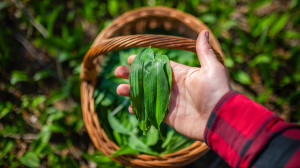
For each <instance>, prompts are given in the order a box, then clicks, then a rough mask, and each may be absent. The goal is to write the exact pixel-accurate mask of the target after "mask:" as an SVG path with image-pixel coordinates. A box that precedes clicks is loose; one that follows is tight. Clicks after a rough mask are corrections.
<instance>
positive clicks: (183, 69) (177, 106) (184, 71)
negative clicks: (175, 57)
mask: <svg viewBox="0 0 300 168" xmlns="http://www.w3.org/2000/svg"><path fill="white" fill-rule="evenodd" d="M208 39H209V35H208V31H207V30H204V31H202V32H201V33H200V35H199V37H198V39H197V44H196V49H197V55H198V58H199V61H200V63H201V68H199V67H189V66H186V65H182V64H179V63H176V62H173V61H170V65H171V67H172V71H173V75H174V76H173V83H172V88H171V96H170V101H169V113H168V114H167V115H166V117H165V119H164V121H165V122H166V123H167V124H168V125H170V126H171V127H173V128H174V129H175V130H176V131H178V132H179V133H181V134H183V135H185V136H187V137H190V138H193V139H196V140H203V134H204V130H205V127H206V123H207V120H208V118H209V116H210V114H211V112H212V110H213V108H214V107H215V105H216V104H217V102H218V101H219V100H220V98H221V97H222V96H223V95H224V94H226V93H227V92H228V91H230V89H231V88H230V84H229V82H228V78H227V73H226V69H225V67H224V66H223V65H222V64H221V63H220V62H219V61H218V60H217V58H216V55H215V54H214V52H213V49H212V48H211V46H210V44H209V40H208ZM183 57H184V55H183ZM134 58H135V56H131V57H129V58H128V62H129V63H130V64H131V63H132V61H133V60H134ZM129 70H130V68H129V67H125V66H120V67H118V68H117V69H116V70H115V75H116V76H117V77H121V78H127V79H128V76H129ZM117 93H118V94H119V95H120V96H129V95H130V94H131V92H130V89H129V85H125V84H121V85H120V86H119V87H118V88H117ZM129 111H130V112H131V113H132V112H133V110H132V108H131V107H129Z"/></svg>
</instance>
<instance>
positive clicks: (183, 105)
mask: <svg viewBox="0 0 300 168" xmlns="http://www.w3.org/2000/svg"><path fill="white" fill-rule="evenodd" d="M171 66H172V70H173V76H174V78H173V80H174V82H173V86H172V90H171V96H170V102H169V113H168V114H167V116H166V118H165V122H166V123H167V124H168V125H170V126H171V127H173V128H174V129H175V130H177V131H178V132H179V133H181V134H183V135H185V136H187V137H190V138H192V139H197V140H199V139H202V137H201V135H202V132H204V129H205V127H203V126H205V125H206V122H207V120H208V118H209V114H210V113H209V112H206V111H205V110H204V108H203V107H201V104H202V103H201V102H203V101H205V100H201V99H203V97H204V96H205V94H206V93H205V91H203V89H204V88H205V81H203V79H204V78H205V79H207V75H206V74H205V73H204V71H203V69H201V68H195V67H188V66H185V65H182V64H178V63H175V62H171ZM202 88H203V89H202ZM199 137H200V138H199Z"/></svg>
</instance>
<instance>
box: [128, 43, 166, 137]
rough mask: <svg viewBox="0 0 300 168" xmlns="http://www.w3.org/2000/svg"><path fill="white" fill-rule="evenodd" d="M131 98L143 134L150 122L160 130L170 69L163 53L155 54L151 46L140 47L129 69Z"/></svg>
mask: <svg viewBox="0 0 300 168" xmlns="http://www.w3.org/2000/svg"><path fill="white" fill-rule="evenodd" d="M129 84H130V99H131V105H132V109H133V112H134V114H135V115H136V117H137V119H138V121H139V126H140V128H141V130H142V131H143V134H146V132H147V131H148V129H149V128H150V126H151V125H153V126H154V127H155V128H156V129H158V132H159V133H160V124H161V122H162V121H163V119H164V117H165V114H166V113H167V112H168V106H169V100H170V92H171V87H172V70H171V66H170V62H169V58H168V57H167V56H166V55H155V56H154V53H153V51H152V49H151V47H148V48H145V49H143V50H141V51H140V52H139V53H138V54H137V55H136V57H135V59H134V61H133V62H132V65H131V67H130V72H129Z"/></svg>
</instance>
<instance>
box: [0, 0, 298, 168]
mask: <svg viewBox="0 0 300 168" xmlns="http://www.w3.org/2000/svg"><path fill="white" fill-rule="evenodd" d="M158 5H161V6H168V7H173V8H177V9H179V10H182V11H185V12H187V13H190V14H192V15H194V16H196V17H197V18H199V19H200V20H201V21H203V22H204V23H205V24H207V25H208V27H210V28H211V30H212V31H213V33H214V35H215V36H216V37H217V38H218V39H219V42H220V44H221V46H222V49H223V51H224V53H225V55H226V61H225V64H226V66H227V68H228V71H229V75H230V78H231V83H232V86H233V88H234V89H236V90H238V91H239V92H242V93H243V94H246V95H247V96H248V97H250V98H251V99H253V100H255V101H257V102H259V103H261V104H262V105H264V106H266V107H267V108H269V109H271V110H273V111H274V112H276V113H277V114H279V115H280V116H282V117H283V118H284V119H285V120H287V121H291V122H297V123H300V54H299V53H300V45H299V44H300V10H299V9H300V7H299V6H300V5H299V1H298V0H279V1H270V0H255V1H250V2H248V1H246V0H243V1H237V0H228V1H217V0H160V1H159V0H145V1H139V0H102V1H94V0H84V1H83V0H79V1H77V0H58V1H51V0H42V1H40V0H22V1H21V0H2V1H0V74H1V75H0V149H1V151H0V166H1V167H20V166H21V167H22V166H28V167H71V166H72V167H95V166H96V165H98V167H120V165H118V164H116V163H115V162H112V161H111V160H110V159H109V158H108V157H105V156H103V155H102V154H101V153H100V152H98V151H97V150H96V149H95V148H94V146H93V144H92V143H91V141H90V139H89V137H88V134H87V132H86V130H85V127H84V123H83V120H82V115H81V106H80V89H79V86H80V80H79V73H80V63H81V61H82V59H83V56H84V54H85V52H86V51H87V50H88V49H89V47H90V45H91V43H92V41H93V39H94V38H95V37H96V35H97V34H98V33H99V32H100V31H101V30H102V29H103V28H104V27H105V26H107V25H108V24H109V23H110V22H111V21H112V20H113V19H114V18H116V17H117V16H119V15H121V14H123V13H124V12H126V11H129V10H132V9H136V8H139V7H142V6H158ZM189 58H190V59H186V60H181V62H183V63H186V64H187V65H193V64H195V63H197V59H196V58H194V57H189ZM108 99H109V98H108Z"/></svg>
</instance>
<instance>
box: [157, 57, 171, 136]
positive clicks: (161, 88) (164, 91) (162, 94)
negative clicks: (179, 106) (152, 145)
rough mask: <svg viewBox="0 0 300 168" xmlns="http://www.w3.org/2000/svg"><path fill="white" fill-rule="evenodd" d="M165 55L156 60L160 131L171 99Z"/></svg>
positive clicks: (158, 123)
mask: <svg viewBox="0 0 300 168" xmlns="http://www.w3.org/2000/svg"><path fill="white" fill-rule="evenodd" d="M162 57H163V56H157V57H156V60H155V64H154V66H155V70H156V72H155V75H156V76H157V92H156V109H155V110H156V112H155V118H156V123H157V129H158V131H159V132H160V124H161V122H162V121H163V119H164V117H165V114H166V112H167V110H168V106H169V100H170V85H169V83H168V79H169V78H168V76H167V73H166V72H165V68H164V66H165V64H166V63H165V62H164V61H163V58H162Z"/></svg>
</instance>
